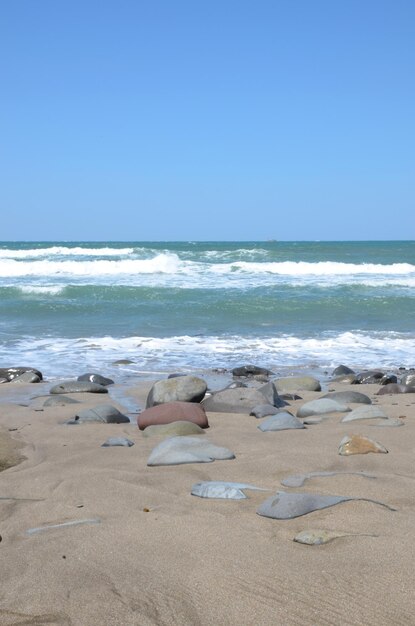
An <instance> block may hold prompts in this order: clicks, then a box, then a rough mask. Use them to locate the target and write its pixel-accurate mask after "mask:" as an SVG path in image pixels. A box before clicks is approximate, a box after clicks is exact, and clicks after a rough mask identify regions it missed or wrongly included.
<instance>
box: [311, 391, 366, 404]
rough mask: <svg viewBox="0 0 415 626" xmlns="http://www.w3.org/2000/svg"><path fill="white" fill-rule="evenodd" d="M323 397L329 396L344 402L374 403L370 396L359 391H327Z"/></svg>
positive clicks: (331, 398)
mask: <svg viewBox="0 0 415 626" xmlns="http://www.w3.org/2000/svg"><path fill="white" fill-rule="evenodd" d="M322 398H329V399H330V400H336V401H337V402H341V403H343V404H372V400H371V399H370V398H369V396H367V395H366V394H365V393H360V392H359V391H332V392H331V393H326V395H325V396H322Z"/></svg>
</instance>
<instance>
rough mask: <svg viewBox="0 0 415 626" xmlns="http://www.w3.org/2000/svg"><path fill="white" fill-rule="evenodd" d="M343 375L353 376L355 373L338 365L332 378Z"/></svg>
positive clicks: (345, 366) (344, 366)
mask: <svg viewBox="0 0 415 626" xmlns="http://www.w3.org/2000/svg"><path fill="white" fill-rule="evenodd" d="M344 374H355V372H354V371H353V370H352V369H350V367H347V365H339V366H338V367H336V368H335V369H334V370H333V372H332V376H343V375H344Z"/></svg>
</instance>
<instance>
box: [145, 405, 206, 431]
mask: <svg viewBox="0 0 415 626" xmlns="http://www.w3.org/2000/svg"><path fill="white" fill-rule="evenodd" d="M179 421H180V422H192V423H193V424H197V425H198V426H200V428H209V422H208V419H207V417H206V413H205V409H204V408H203V406H201V405H200V404H196V403H194V402H165V403H164V404H158V405H156V406H152V407H150V408H149V409H145V411H143V412H142V413H140V414H139V415H138V417H137V425H138V427H139V429H140V430H144V429H145V428H147V426H155V425H160V424H171V423H172V422H179Z"/></svg>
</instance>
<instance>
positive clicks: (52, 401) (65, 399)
mask: <svg viewBox="0 0 415 626" xmlns="http://www.w3.org/2000/svg"><path fill="white" fill-rule="evenodd" d="M66 404H80V402H79V400H74V399H73V398H69V396H60V395H59V394H57V395H54V396H52V397H50V398H47V400H45V401H44V403H43V406H46V407H47V406H65V405H66Z"/></svg>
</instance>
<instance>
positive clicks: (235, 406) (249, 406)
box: [203, 383, 288, 415]
mask: <svg viewBox="0 0 415 626" xmlns="http://www.w3.org/2000/svg"><path fill="white" fill-rule="evenodd" d="M265 403H266V404H270V405H271V406H274V407H283V406H287V404H288V403H287V402H285V401H284V400H282V398H280V397H279V395H278V392H277V390H276V388H275V385H274V384H273V383H267V384H265V385H262V386H261V387H257V388H254V387H237V388H236V389H230V388H227V389H222V390H221V391H217V392H215V393H213V394H212V395H211V396H209V397H208V398H205V400H204V401H203V406H204V407H205V409H206V411H212V412H217V413H244V414H248V415H249V414H250V413H251V411H252V410H253V408H254V407H256V406H258V405H264V404H265Z"/></svg>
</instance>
